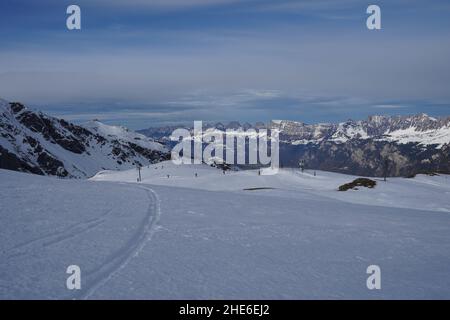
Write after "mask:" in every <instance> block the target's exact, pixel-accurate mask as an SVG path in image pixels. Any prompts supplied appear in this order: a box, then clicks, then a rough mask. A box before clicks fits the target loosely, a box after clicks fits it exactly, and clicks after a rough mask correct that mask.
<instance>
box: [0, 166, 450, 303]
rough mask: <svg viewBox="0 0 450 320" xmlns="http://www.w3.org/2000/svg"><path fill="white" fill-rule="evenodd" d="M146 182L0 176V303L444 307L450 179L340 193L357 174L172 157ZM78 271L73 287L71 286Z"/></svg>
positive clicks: (125, 174)
mask: <svg viewBox="0 0 450 320" xmlns="http://www.w3.org/2000/svg"><path fill="white" fill-rule="evenodd" d="M195 173H197V178H196V177H195ZM142 174H143V180H144V181H143V182H142V183H136V182H135V181H136V179H135V178H136V172H135V171H134V170H129V171H121V172H113V171H106V172H102V173H101V174H98V175H96V176H95V177H94V178H93V179H92V181H80V180H60V179H55V178H50V177H40V176H36V175H29V174H23V173H17V172H13V171H6V170H0V203H1V204H2V206H1V207H0V275H1V277H0V298H2V299H11V298H29V299H30V298H33V299H35V298H51V299H54V298H62V299H72V298H75V299H83V298H87V299H117V298H123V299H315V298H321V299H326V298H338V299H341V298H349V299H361V298H369V299H381V298H396V299H411V298H419V299H421V298H423V299H449V298H450V271H449V268H448V266H449V265H450V255H449V254H448V253H449V252H450V214H449V212H450V203H449V200H448V199H450V197H448V195H449V194H450V182H449V180H448V177H447V176H433V177H429V176H418V177H416V178H414V179H401V178H396V179H389V180H388V182H386V183H384V182H382V181H378V184H377V186H376V187H375V188H374V189H370V190H369V189H360V190H357V191H347V192H338V191H336V188H337V186H338V185H340V184H341V183H343V182H349V181H351V180H352V179H353V178H354V177H352V176H345V175H339V174H330V173H325V172H317V175H316V176H314V175H312V174H311V173H310V172H306V173H304V174H301V173H296V172H293V171H291V170H282V171H281V173H280V175H275V176H258V174H257V172H255V171H237V172H227V173H226V174H225V175H223V173H222V171H220V170H217V169H215V168H211V167H208V166H204V165H203V166H184V165H183V166H179V167H175V166H173V165H172V164H171V163H169V162H164V163H160V164H155V165H151V166H150V167H148V168H144V170H143V172H142ZM167 175H169V177H167ZM99 180H103V181H99ZM131 182H133V183H131ZM255 188H259V189H255ZM261 188H262V189H261ZM244 189H246V190H244ZM74 264H75V265H78V266H79V267H80V268H81V286H82V287H81V290H79V291H77V290H74V291H71V290H68V289H66V279H67V277H68V276H69V275H68V274H66V269H67V267H68V266H69V265H74ZM369 265H378V266H379V267H380V268H381V285H382V289H381V290H368V289H367V287H366V280H367V277H368V274H367V273H366V269H367V267H368V266H369Z"/></svg>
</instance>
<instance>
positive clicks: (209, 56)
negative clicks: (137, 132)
mask: <svg viewBox="0 0 450 320" xmlns="http://www.w3.org/2000/svg"><path fill="white" fill-rule="evenodd" d="M69 4H71V3H68V2H65V1H52V0H43V1H40V2H38V3H36V2H31V1H27V0H17V1H14V2H12V1H7V2H2V3H1V4H0V11H1V12H2V13H3V17H2V19H1V20H0V35H1V36H2V41H3V45H2V50H1V51H0V87H1V88H2V89H1V91H0V96H1V97H3V98H4V99H6V100H9V101H20V102H23V103H25V104H27V105H29V106H31V107H33V108H36V109H40V110H42V111H44V112H46V113H49V114H51V115H53V116H58V117H63V118H66V119H68V120H70V121H73V122H76V123H81V122H85V121H88V120H90V119H94V118H98V119H99V120H101V121H102V122H105V123H108V124H115V125H117V124H120V125H124V126H127V127H130V128H131V129H143V128H147V127H149V126H157V125H164V124H167V123H183V122H184V123H186V122H192V121H194V120H203V121H230V120H239V121H240V122H251V123H253V122H255V121H263V122H267V121H269V120H272V119H286V120H296V121H302V122H306V123H317V122H340V121H345V120H347V119H349V118H351V119H354V120H360V119H364V118H366V117H367V116H369V115H373V114H385V115H407V114H417V113H422V112H423V113H427V114H429V115H430V116H434V117H437V116H446V115H450V112H449V111H450V90H448V88H450V76H449V75H450V61H449V59H448V57H449V56H450V43H449V40H448V39H450V21H449V19H448V18H447V17H448V14H449V13H450V5H449V4H448V2H446V1H443V0H432V1H428V2H426V3H423V2H422V1H418V0H412V1H405V0H395V1H377V4H378V5H379V6H380V7H381V11H382V29H381V30H376V31H373V30H372V31H371V30H368V29H367V28H366V18H367V16H368V15H367V14H366V9H367V6H368V3H367V2H366V1H361V0H344V1H340V2H339V3H337V2H334V1H329V0H316V1H308V0H297V1H295V0H279V1H269V0H260V1H255V0H245V1H235V0H213V1H204V0H185V1H179V0H166V1H159V0H158V1H141V0H133V1H118V0H113V1H103V0H100V1H95V2H93V1H86V0H80V1H77V2H76V4H77V5H79V6H80V7H81V17H82V20H81V21H82V28H81V30H72V31H69V30H67V28H66V25H65V22H66V18H67V16H68V15H67V14H66V8H67V6H68V5H69Z"/></svg>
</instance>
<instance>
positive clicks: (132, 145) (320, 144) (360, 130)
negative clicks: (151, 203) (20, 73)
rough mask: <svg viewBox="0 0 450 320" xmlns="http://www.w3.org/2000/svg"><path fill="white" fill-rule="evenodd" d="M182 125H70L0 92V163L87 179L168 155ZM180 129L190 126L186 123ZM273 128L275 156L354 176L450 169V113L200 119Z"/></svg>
mask: <svg viewBox="0 0 450 320" xmlns="http://www.w3.org/2000/svg"><path fill="white" fill-rule="evenodd" d="M180 127H182V126H164V127H157V128H148V129H145V130H140V131H138V132H133V131H130V130H128V129H126V128H124V127H119V126H108V125H105V124H103V123H101V122H99V121H96V120H93V121H90V122H88V123H85V124H83V125H75V124H72V123H70V122H68V121H65V120H63V119H58V118H55V117H51V116H48V115H46V114H44V113H42V112H39V111H34V110H30V109H29V108H27V107H25V106H24V105H23V104H21V103H17V102H13V103H10V102H7V101H5V100H1V99H0V168H4V169H11V170H18V171H24V172H30V173H36V174H41V175H52V176H59V177H67V178H86V177H90V176H93V175H95V174H96V173H97V172H98V171H101V170H110V169H111V170H121V169H129V168H133V167H135V166H136V165H146V164H149V163H155V162H159V161H162V160H167V159H169V158H170V149H171V146H173V144H174V142H171V141H170V139H169V137H170V135H171V133H172V132H173V131H174V130H175V129H178V128H180ZM184 128H186V129H189V130H192V127H189V126H185V127H184ZM266 128H268V129H271V130H273V129H277V130H279V131H280V163H281V166H283V167H294V168H297V167H298V164H299V161H300V160H303V161H304V162H305V165H306V169H307V170H308V169H311V170H313V169H317V170H327V171H335V172H342V173H348V174H354V175H365V176H382V175H384V174H385V172H386V173H387V174H388V175H389V176H413V175H415V174H417V173H432V172H443V173H450V117H445V118H433V117H430V116H428V115H426V114H419V115H414V116H394V117H388V116H371V117H369V118H368V119H367V120H362V121H353V120H348V121H346V122H342V123H337V124H332V123H322V124H305V123H302V122H295V121H285V120H278V121H272V122H270V123H268V124H264V123H262V122H259V123H256V124H253V125H252V124H249V123H244V124H241V123H239V122H236V121H233V122H230V123H228V124H223V123H214V124H206V125H205V126H204V131H205V132H209V133H211V131H214V130H222V131H223V130H227V129H233V130H236V129H242V130H248V129H255V130H260V129H266Z"/></svg>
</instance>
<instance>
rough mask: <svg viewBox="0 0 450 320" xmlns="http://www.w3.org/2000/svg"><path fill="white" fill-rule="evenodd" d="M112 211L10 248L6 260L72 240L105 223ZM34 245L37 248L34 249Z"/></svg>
mask: <svg viewBox="0 0 450 320" xmlns="http://www.w3.org/2000/svg"><path fill="white" fill-rule="evenodd" d="M112 211H113V210H112V209H110V210H107V211H106V212H105V213H103V214H102V215H100V216H99V217H96V218H93V219H89V220H86V221H82V222H78V223H75V224H73V225H71V226H69V227H67V228H66V229H61V230H58V231H56V232H53V233H50V234H46V235H44V236H41V237H38V238H35V239H32V240H29V241H27V242H24V243H21V244H18V245H16V246H14V247H12V248H11V249H10V250H9V251H7V252H6V258H14V257H18V256H23V255H25V254H27V253H28V251H27V250H31V249H37V248H46V247H49V246H52V245H55V244H58V243H60V242H63V241H65V240H67V239H71V238H74V237H76V236H78V235H79V234H81V233H84V232H87V231H89V230H91V229H93V228H95V227H97V226H98V225H101V224H103V223H104V222H105V221H106V219H105V218H106V217H107V216H108V215H109V214H111V212H112ZM36 245H37V246H38V247H36Z"/></svg>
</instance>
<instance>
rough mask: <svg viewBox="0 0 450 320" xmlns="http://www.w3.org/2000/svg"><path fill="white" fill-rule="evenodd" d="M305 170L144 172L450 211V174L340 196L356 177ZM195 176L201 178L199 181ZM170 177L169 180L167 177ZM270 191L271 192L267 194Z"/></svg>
mask: <svg viewBox="0 0 450 320" xmlns="http://www.w3.org/2000/svg"><path fill="white" fill-rule="evenodd" d="M313 172H314V171H313V170H306V171H305V172H304V173H301V172H299V170H298V169H290V168H286V169H280V171H279V173H278V174H276V175H273V176H266V175H261V176H260V175H258V170H244V171H227V173H226V174H225V175H224V174H223V172H222V170H218V169H216V168H213V167H210V166H207V165H175V164H173V163H172V162H171V161H164V162H161V163H158V164H155V165H152V166H149V167H145V168H143V169H142V171H141V177H142V182H143V183H148V184H153V185H163V186H175V187H182V188H191V189H200V190H210V191H211V190H212V191H218V192H221V191H227V192H242V191H244V190H245V189H255V188H256V189H258V188H262V190H261V191H258V190H253V191H251V192H252V193H261V194H263V195H265V196H269V197H270V196H276V197H287V198H296V197H298V196H299V194H302V195H303V196H305V194H306V195H312V196H314V197H317V196H320V197H326V198H332V199H337V200H339V201H345V202H350V203H360V204H365V205H373V206H389V207H399V208H409V209H421V210H427V211H440V212H448V213H450V200H449V199H448V197H446V195H450V176H448V175H441V176H427V175H418V176H417V177H415V178H414V179H408V178H389V181H388V182H384V181H383V179H376V181H378V186H377V187H376V188H375V189H373V190H369V189H365V188H362V189H360V190H358V191H349V192H337V189H338V187H339V186H340V185H342V184H344V183H347V182H351V181H352V180H354V179H356V178H357V176H351V175H345V174H339V173H333V172H326V171H316V176H314V174H313ZM195 173H197V177H195ZM167 175H169V177H167ZM136 176H137V172H136V171H135V170H125V171H102V172H99V173H98V174H97V175H95V176H94V177H92V178H91V180H93V181H110V182H111V181H116V182H118V181H121V182H135V181H136ZM265 188H269V190H270V191H268V190H264V189H265Z"/></svg>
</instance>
